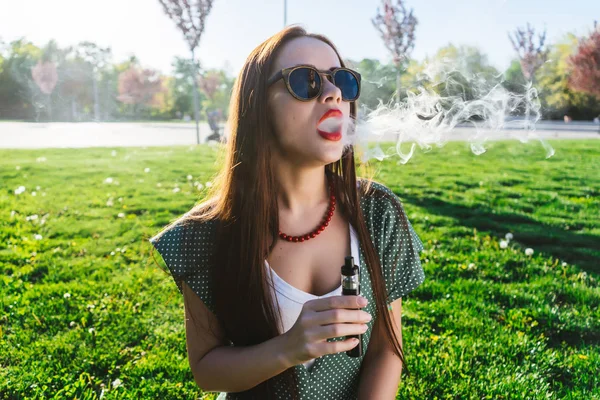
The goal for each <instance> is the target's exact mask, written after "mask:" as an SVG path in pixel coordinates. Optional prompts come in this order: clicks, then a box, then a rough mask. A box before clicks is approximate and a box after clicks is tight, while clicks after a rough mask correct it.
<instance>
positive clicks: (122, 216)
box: [117, 212, 125, 218]
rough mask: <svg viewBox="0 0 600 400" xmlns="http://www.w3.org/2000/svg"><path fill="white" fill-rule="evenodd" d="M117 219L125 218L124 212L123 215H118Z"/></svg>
mask: <svg viewBox="0 0 600 400" xmlns="http://www.w3.org/2000/svg"><path fill="white" fill-rule="evenodd" d="M117 217H119V218H125V213H122V212H121V213H118V214H117Z"/></svg>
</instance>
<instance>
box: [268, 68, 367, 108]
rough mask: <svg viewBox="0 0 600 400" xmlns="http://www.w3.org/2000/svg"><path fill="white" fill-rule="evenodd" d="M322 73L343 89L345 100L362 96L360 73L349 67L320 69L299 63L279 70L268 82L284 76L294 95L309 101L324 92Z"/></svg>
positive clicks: (269, 83) (270, 83) (286, 84)
mask: <svg viewBox="0 0 600 400" xmlns="http://www.w3.org/2000/svg"><path fill="white" fill-rule="evenodd" d="M322 75H325V76H326V77H327V79H329V81H330V82H331V83H333V84H334V85H335V86H337V87H338V88H339V89H340V90H341V92H342V99H343V100H344V101H355V100H356V99H358V96H360V74H359V73H358V72H356V71H353V70H351V69H348V68H336V69H334V70H332V71H319V70H318V69H316V68H315V67H313V66H311V65H297V66H295V67H290V68H284V69H282V70H281V71H279V72H277V73H276V74H275V75H273V76H272V77H271V78H270V79H269V80H268V81H267V84H268V85H269V86H271V85H272V84H274V83H275V82H277V81H278V80H280V79H281V78H283V80H284V82H285V86H286V87H287V90H288V92H290V94H291V95H292V96H294V97H295V98H296V99H298V100H300V101H309V100H312V99H316V98H317V97H319V96H320V95H321V93H323V84H322V80H321V76H322Z"/></svg>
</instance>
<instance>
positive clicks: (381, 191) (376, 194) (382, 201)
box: [359, 179, 406, 222]
mask: <svg viewBox="0 0 600 400" xmlns="http://www.w3.org/2000/svg"><path fill="white" fill-rule="evenodd" d="M359 185H360V186H359V193H360V204H361V209H362V212H363V215H364V216H365V218H367V219H369V218H372V219H374V222H375V221H381V222H383V221H382V220H385V219H388V220H389V219H398V218H400V219H406V214H405V213H404V208H403V207H402V203H401V201H400V199H399V198H398V196H396V194H395V193H394V192H393V191H392V190H391V189H390V188H388V187H387V186H385V185H384V184H382V183H379V182H375V181H371V180H366V179H361V180H360V181H359Z"/></svg>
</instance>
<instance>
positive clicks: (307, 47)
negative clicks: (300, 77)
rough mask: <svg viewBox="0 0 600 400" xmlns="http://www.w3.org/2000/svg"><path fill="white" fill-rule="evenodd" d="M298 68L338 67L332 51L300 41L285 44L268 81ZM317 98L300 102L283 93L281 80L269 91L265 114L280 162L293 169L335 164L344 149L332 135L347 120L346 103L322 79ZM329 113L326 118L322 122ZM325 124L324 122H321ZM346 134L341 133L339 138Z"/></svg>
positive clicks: (321, 44)
mask: <svg viewBox="0 0 600 400" xmlns="http://www.w3.org/2000/svg"><path fill="white" fill-rule="evenodd" d="M300 64H311V65H313V66H315V67H316V68H317V69H318V70H319V71H329V70H331V69H334V68H339V67H341V65H340V60H339V59H338V56H337V54H336V53H335V51H334V50H333V49H332V48H331V47H330V46H329V45H328V44H327V43H324V42H322V41H320V40H318V39H315V38H311V37H301V38H296V39H293V40H291V41H290V42H288V43H286V44H285V45H284V47H283V48H282V49H281V51H280V53H279V55H278V57H277V58H276V59H275V62H274V65H273V70H272V71H270V74H269V77H271V76H272V75H274V74H275V73H277V72H278V71H279V70H281V69H283V68H288V67H294V66H296V65H300ZM321 85H323V91H322V93H321V96H320V97H317V98H316V99H313V100H310V101H300V100H298V99H296V98H295V97H293V96H292V95H291V94H290V93H289V92H288V90H287V88H286V86H285V82H284V80H283V79H280V80H279V81H277V82H275V83H274V84H273V85H271V87H270V88H269V92H268V93H269V96H268V102H269V110H270V113H271V119H272V121H273V128H274V129H275V136H276V149H275V151H276V152H278V153H279V155H280V158H281V159H283V160H288V161H290V162H292V163H294V164H296V165H305V166H320V165H326V164H329V163H332V162H335V161H337V160H339V159H340V158H341V156H342V151H343V149H344V145H343V142H344V140H340V137H339V135H336V132H338V131H340V128H341V127H342V125H343V124H344V122H343V121H347V120H348V117H349V116H350V103H349V102H347V101H343V100H342V93H341V91H340V89H339V88H337V87H336V86H335V85H334V84H333V83H331V82H330V81H329V80H328V79H327V78H326V77H325V76H324V75H321ZM330 110H339V111H340V112H341V114H342V115H341V118H340V115H339V113H337V115H336V113H330V114H329V115H330V117H329V118H326V119H325V120H323V117H324V116H325V114H326V113H327V112H328V111H330ZM323 121H325V122H323ZM345 134H346V133H345V132H344V131H343V129H342V135H345Z"/></svg>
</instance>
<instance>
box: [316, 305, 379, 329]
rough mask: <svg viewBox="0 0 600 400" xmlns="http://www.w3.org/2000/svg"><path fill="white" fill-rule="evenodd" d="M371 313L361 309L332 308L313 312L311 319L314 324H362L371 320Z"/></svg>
mask: <svg viewBox="0 0 600 400" xmlns="http://www.w3.org/2000/svg"><path fill="white" fill-rule="evenodd" d="M371 319H372V318H371V314H369V313H368V312H366V311H362V310H350V309H346V308H333V309H329V310H325V311H319V312H315V313H314V314H313V317H312V320H313V323H314V324H316V325H328V324H336V323H345V322H346V323H347V322H349V323H354V324H363V323H367V322H369V321H370V320H371Z"/></svg>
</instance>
